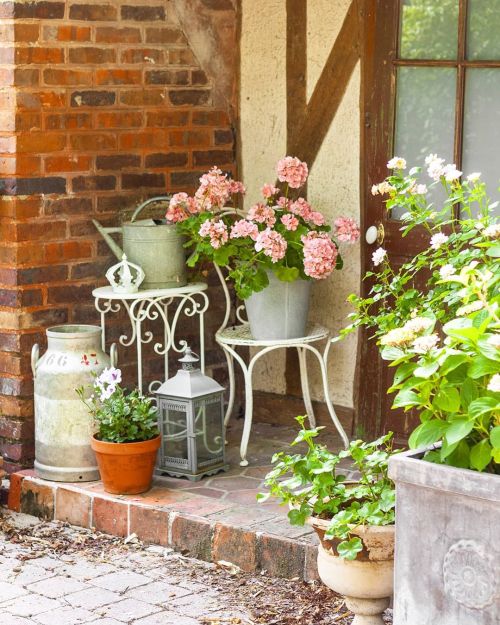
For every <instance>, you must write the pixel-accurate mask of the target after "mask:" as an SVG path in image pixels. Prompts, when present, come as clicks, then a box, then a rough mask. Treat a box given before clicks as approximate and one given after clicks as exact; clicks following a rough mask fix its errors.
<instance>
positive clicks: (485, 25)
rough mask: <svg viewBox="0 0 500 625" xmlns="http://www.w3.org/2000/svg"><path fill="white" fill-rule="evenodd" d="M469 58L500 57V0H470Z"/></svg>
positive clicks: (490, 58) (468, 26)
mask: <svg viewBox="0 0 500 625" xmlns="http://www.w3.org/2000/svg"><path fill="white" fill-rule="evenodd" d="M467 22H468V23H467V58H468V59H470V60H478V59H481V60H485V59H487V60H490V61H497V60H499V59H500V0H469V10H468V20H467Z"/></svg>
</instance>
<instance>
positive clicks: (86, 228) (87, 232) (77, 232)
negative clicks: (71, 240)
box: [69, 219, 104, 277]
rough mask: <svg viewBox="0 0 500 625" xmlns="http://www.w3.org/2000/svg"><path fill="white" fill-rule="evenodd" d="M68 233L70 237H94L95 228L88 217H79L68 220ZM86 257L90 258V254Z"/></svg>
mask: <svg viewBox="0 0 500 625" xmlns="http://www.w3.org/2000/svg"><path fill="white" fill-rule="evenodd" d="M69 234H70V236H71V237H85V238H88V237H89V236H91V237H95V234H96V229H95V226H94V224H93V223H92V222H91V221H89V220H88V219H80V220H79V221H71V222H70V224H69ZM87 257H88V258H90V257H91V254H89V255H88V256H87ZM103 275H104V274H103ZM101 277H102V276H101Z"/></svg>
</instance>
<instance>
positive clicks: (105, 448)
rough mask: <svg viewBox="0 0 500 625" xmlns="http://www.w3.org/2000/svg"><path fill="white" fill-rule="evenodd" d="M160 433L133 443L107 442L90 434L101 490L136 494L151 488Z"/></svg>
mask: <svg viewBox="0 0 500 625" xmlns="http://www.w3.org/2000/svg"><path fill="white" fill-rule="evenodd" d="M160 440H161V437H160V436H156V437H155V438H152V439H150V440H148V441H139V442H136V443H108V442H106V441H100V440H98V439H97V438H96V437H95V436H93V437H92V441H91V442H92V449H93V450H94V452H95V455H96V458H97V463H98V465H99V471H100V473H101V479H102V482H103V485H104V490H105V491H106V492H107V493H112V494H113V495H137V494H139V493H145V492H146V491H148V490H149V489H150V488H151V481H152V479H153V471H154V468H155V463H156V454H157V452H158V449H159V447H160Z"/></svg>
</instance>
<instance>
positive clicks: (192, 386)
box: [156, 369, 225, 399]
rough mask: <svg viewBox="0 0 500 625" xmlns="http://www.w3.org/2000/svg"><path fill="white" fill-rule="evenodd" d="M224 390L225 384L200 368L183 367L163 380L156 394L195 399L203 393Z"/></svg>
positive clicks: (207, 393) (208, 393)
mask: <svg viewBox="0 0 500 625" xmlns="http://www.w3.org/2000/svg"><path fill="white" fill-rule="evenodd" d="M224 390H225V389H224V387H223V386H221V385H220V384H219V383H218V382H216V381H215V380H213V379H212V378H209V377H208V376H207V375H204V374H203V373H202V372H201V371H200V369H195V370H194V371H185V370H183V369H181V370H180V371H178V372H177V373H176V374H175V375H174V377H173V378H169V379H168V380H166V381H165V382H163V384H162V385H161V386H160V388H159V389H158V390H157V391H156V394H157V395H162V396H168V397H176V398H178V399H194V398H196V397H201V396H202V395H210V394H212V393H220V392H221V391H224Z"/></svg>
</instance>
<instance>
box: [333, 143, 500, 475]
mask: <svg viewBox="0 0 500 625" xmlns="http://www.w3.org/2000/svg"><path fill="white" fill-rule="evenodd" d="M389 165H390V166H392V167H393V168H394V171H393V173H392V174H391V175H390V176H388V178H387V179H386V180H385V181H384V182H382V183H380V184H379V185H374V188H373V190H372V192H373V193H374V194H375V195H378V194H381V195H386V196H387V199H386V206H387V209H388V210H389V211H391V210H392V209H394V208H396V207H402V208H403V210H404V211H405V213H404V214H403V217H402V236H406V235H407V234H408V233H409V232H410V231H412V230H414V229H416V228H418V229H419V230H420V232H421V233H423V236H424V237H427V238H428V242H429V245H428V247H427V248H426V249H424V250H423V251H422V252H421V253H419V254H417V255H416V256H415V257H414V258H413V259H412V260H410V261H409V262H407V263H405V264H403V265H402V266H401V267H400V268H399V269H397V270H394V269H393V268H392V267H391V265H390V263H389V262H388V259H387V255H386V253H385V250H383V249H382V248H380V249H379V250H377V251H376V252H375V253H374V255H373V260H374V265H375V268H374V271H370V272H368V273H367V274H366V279H367V280H370V281H371V284H372V286H371V290H370V292H369V294H368V297H365V298H363V297H358V296H355V295H352V296H351V297H350V301H351V303H352V304H353V305H354V308H355V312H354V313H352V314H351V315H350V321H351V324H350V326H349V327H348V328H346V329H345V330H344V331H343V332H342V333H341V335H342V336H343V335H345V334H348V333H350V332H352V331H353V330H355V329H356V328H359V327H365V328H369V329H370V333H371V335H372V338H373V339H374V340H376V341H377V344H378V346H379V349H380V354H381V357H382V358H383V359H384V360H386V361H387V362H388V363H389V366H390V367H392V368H393V369H394V381H393V385H392V387H391V388H389V392H390V393H395V397H394V403H393V408H395V409H396V408H397V409H403V410H405V411H409V410H415V411H417V412H418V415H419V417H420V421H421V423H420V425H419V426H418V427H417V428H416V429H415V430H414V431H413V433H412V434H411V436H410V440H409V444H410V447H411V448H421V447H426V448H429V451H427V453H426V454H425V459H427V460H429V461H432V462H436V463H440V464H446V465H451V466H454V467H460V468H466V469H472V470H476V471H486V472H489V473H500V464H499V463H500V316H499V315H500V312H499V305H500V289H499V284H500V263H499V258H500V224H499V223H498V219H497V218H496V217H495V216H494V209H495V208H496V207H497V204H498V203H497V202H495V203H492V202H491V201H490V200H489V198H488V196H487V193H486V188H485V185H484V183H483V182H481V179H480V174H478V173H473V174H471V175H469V176H468V177H467V178H466V179H465V180H463V181H461V180H460V176H461V174H462V172H460V171H457V170H456V167H455V166H454V165H444V161H443V159H440V158H438V157H437V156H436V155H430V156H429V157H427V159H426V165H427V166H428V172H427V173H428V174H429V176H430V177H431V179H433V180H434V182H433V183H432V184H431V185H430V187H429V189H427V186H426V185H422V184H420V182H419V176H420V174H421V170H420V168H416V167H415V168H413V169H410V171H409V173H408V174H405V172H404V170H405V169H406V162H405V161H404V159H401V158H398V157H395V158H394V159H392V160H391V161H390V162H389V163H388V166H389ZM436 186H437V187H441V189H442V190H441V193H443V191H444V193H443V195H444V197H445V199H444V201H443V203H442V206H441V207H440V208H439V207H437V206H436V205H435V203H430V202H429V201H428V199H427V198H428V195H429V192H430V191H431V187H436ZM434 197H436V195H435V192H434ZM458 210H459V211H460V215H461V217H460V218H459V219H456V218H455V216H454V215H455V214H456V213H457V211H458ZM423 278H424V279H423ZM419 285H420V286H419Z"/></svg>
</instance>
